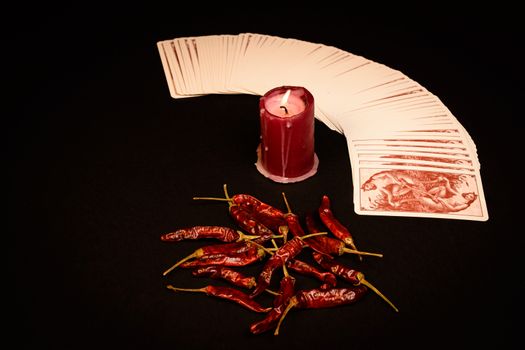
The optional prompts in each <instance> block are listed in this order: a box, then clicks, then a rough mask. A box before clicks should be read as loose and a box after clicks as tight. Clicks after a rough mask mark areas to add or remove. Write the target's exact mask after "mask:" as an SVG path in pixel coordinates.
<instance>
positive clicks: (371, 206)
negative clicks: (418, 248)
mask: <svg viewBox="0 0 525 350" xmlns="http://www.w3.org/2000/svg"><path fill="white" fill-rule="evenodd" d="M157 47H158V49H159V53H160V57H161V61H162V65H163V68H164V72H165V75H166V79H167V82H168V87H169V91H170V94H171V96H172V97H173V98H185V97H192V96H200V95H205V94H254V95H260V96H262V95H264V94H265V93H266V92H267V91H268V90H270V89H272V88H274V87H277V86H283V85H295V86H303V87H305V88H307V89H308V90H309V91H310V92H311V93H312V94H313V96H314V98H315V117H316V118H317V119H318V120H319V121H321V122H323V123H324V124H326V125H327V126H328V127H329V128H330V129H332V130H334V131H337V132H339V133H342V134H344V135H345V137H346V140H347V144H348V152H349V155H350V162H351V166H352V181H353V184H354V208H355V212H356V213H358V214H364V215H392V216H418V217H434V218H451V219H465V220H478V221H485V220H487V219H488V212H487V206H486V202H485V197H484V194H483V186H482V183H481V176H480V163H479V160H478V156H477V151H476V146H475V144H474V142H473V140H472V139H471V137H470V135H469V134H468V132H467V131H466V130H465V129H464V128H463V126H462V125H461V124H460V123H459V121H458V120H457V119H456V118H455V117H454V115H453V114H452V113H451V112H450V111H449V110H448V108H447V107H446V106H445V105H444V104H443V103H442V102H441V101H440V99H439V98H438V97H437V96H435V95H433V94H432V93H431V92H429V91H428V90H427V89H425V88H424V87H423V86H421V85H420V84H418V83H417V82H416V81H414V80H412V79H410V78H409V77H407V76H406V75H404V74H403V73H401V72H400V71H397V70H395V69H392V68H389V67H387V66H385V65H383V64H380V63H377V62H374V61H371V60H369V59H366V58H364V57H361V56H358V55H354V54H352V53H350V52H346V51H343V50H340V49H338V48H335V47H331V46H326V45H323V44H316V43H311V42H306V41H301V40H296V39H286V38H280V37H275V36H268V35H260V34H252V33H245V34H239V35H211V36H200V37H185V38H176V39H172V40H164V41H160V42H158V43H157Z"/></svg>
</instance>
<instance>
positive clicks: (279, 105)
mask: <svg viewBox="0 0 525 350" xmlns="http://www.w3.org/2000/svg"><path fill="white" fill-rule="evenodd" d="M287 91H289V93H288V94H287ZM285 95H287V96H285ZM283 98H284V99H283ZM259 108H260V122H261V144H260V145H259V147H258V149H257V155H258V159H257V163H256V166H257V169H258V170H259V172H261V173H262V174H263V175H264V176H266V177H268V178H270V179H272V180H274V181H276V182H281V183H290V182H297V181H302V180H304V179H306V178H309V177H310V176H312V175H314V174H315V173H316V172H317V165H318V163H319V161H318V159H317V156H316V154H315V152H314V125H315V119H314V98H313V96H312V94H311V93H310V92H309V91H308V90H306V89H305V88H303V87H297V86H282V87H278V88H275V89H272V90H270V91H268V92H267V93H266V94H265V95H264V96H263V97H261V99H260V102H259Z"/></svg>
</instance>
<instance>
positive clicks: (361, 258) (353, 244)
mask: <svg viewBox="0 0 525 350" xmlns="http://www.w3.org/2000/svg"><path fill="white" fill-rule="evenodd" d="M344 242H345V244H346V245H348V246H350V247H351V248H352V249H353V250H357V247H356V246H355V243H354V240H353V239H352V238H345V239H344ZM362 255H368V254H362ZM381 257H382V255H381ZM358 258H359V261H363V257H362V256H361V255H358Z"/></svg>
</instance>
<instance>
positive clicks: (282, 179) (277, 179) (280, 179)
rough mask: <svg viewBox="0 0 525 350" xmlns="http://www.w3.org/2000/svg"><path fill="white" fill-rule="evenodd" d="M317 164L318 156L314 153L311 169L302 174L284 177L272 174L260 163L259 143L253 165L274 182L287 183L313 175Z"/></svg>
mask: <svg viewBox="0 0 525 350" xmlns="http://www.w3.org/2000/svg"><path fill="white" fill-rule="evenodd" d="M318 166H319V158H317V154H315V153H314V165H313V167H312V169H310V170H309V171H308V172H307V173H305V174H304V175H301V176H297V177H285V176H279V175H274V174H271V173H270V172H268V170H266V169H265V168H264V166H263V165H262V162H261V146H260V145H259V147H257V162H256V163H255V167H256V168H257V170H258V171H259V172H260V173H261V174H263V175H264V176H265V177H267V178H269V179H270V180H273V181H275V182H279V183H284V184H287V183H294V182H300V181H303V180H306V179H308V178H309V177H311V176H314V175H315V174H316V173H317V167H318Z"/></svg>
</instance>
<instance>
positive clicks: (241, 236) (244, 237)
mask: <svg viewBox="0 0 525 350" xmlns="http://www.w3.org/2000/svg"><path fill="white" fill-rule="evenodd" d="M237 233H238V234H239V239H238V240H237V242H240V241H251V240H252V239H257V238H261V236H257V235H247V234H244V233H242V232H241V231H239V230H237ZM271 238H272V239H274V238H283V236H282V235H272V236H271Z"/></svg>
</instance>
